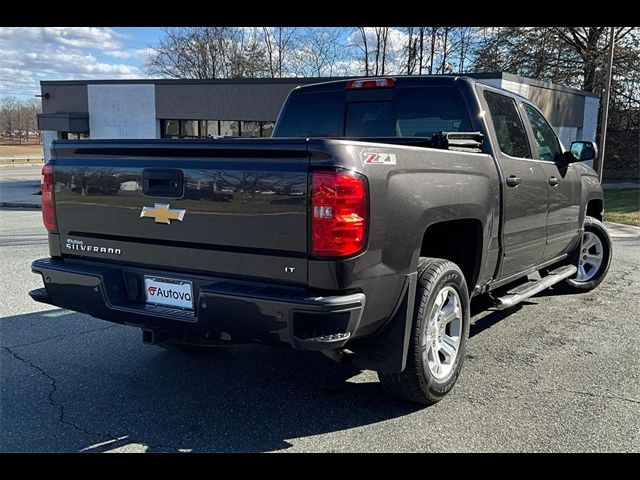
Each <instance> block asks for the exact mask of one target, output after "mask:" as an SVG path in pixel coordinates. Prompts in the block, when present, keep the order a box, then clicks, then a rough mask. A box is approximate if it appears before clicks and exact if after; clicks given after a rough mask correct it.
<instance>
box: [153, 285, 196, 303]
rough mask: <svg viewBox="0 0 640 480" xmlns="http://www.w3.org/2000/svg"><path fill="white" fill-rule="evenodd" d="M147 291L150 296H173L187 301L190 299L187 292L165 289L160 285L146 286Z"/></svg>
mask: <svg viewBox="0 0 640 480" xmlns="http://www.w3.org/2000/svg"><path fill="white" fill-rule="evenodd" d="M147 293H148V294H149V296H150V297H162V298H173V299H175V300H185V301H187V302H190V301H191V294H190V293H189V292H178V291H176V290H171V289H168V290H167V289H163V288H160V287H149V288H147Z"/></svg>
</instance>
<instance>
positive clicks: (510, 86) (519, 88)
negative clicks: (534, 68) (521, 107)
mask: <svg viewBox="0 0 640 480" xmlns="http://www.w3.org/2000/svg"><path fill="white" fill-rule="evenodd" d="M501 87H502V88H504V89H505V90H509V91H510V92H513V93H517V94H518V95H522V96H523V97H525V98H529V85H527V84H526V83H518V82H512V81H511V80H504V79H502V85H501Z"/></svg>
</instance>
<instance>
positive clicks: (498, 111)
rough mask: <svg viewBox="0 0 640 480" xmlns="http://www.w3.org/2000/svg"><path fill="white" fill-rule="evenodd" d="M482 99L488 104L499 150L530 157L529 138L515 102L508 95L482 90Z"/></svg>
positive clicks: (511, 154) (520, 156) (512, 154)
mask: <svg viewBox="0 0 640 480" xmlns="http://www.w3.org/2000/svg"><path fill="white" fill-rule="evenodd" d="M484 99H485V100H486V101H487V105H488V106H489V113H490V114H491V119H492V121H493V127H494V128H495V131H496V136H497V137H498V145H499V146H500V151H502V153H504V154H506V155H509V156H511V157H518V158H531V149H530V148H529V140H527V133H526V131H525V129H524V125H523V124H522V120H521V119H520V115H519V114H518V110H517V107H516V102H514V101H513V99H512V98H510V97H506V96H504V95H500V94H498V93H493V92H489V91H485V92H484Z"/></svg>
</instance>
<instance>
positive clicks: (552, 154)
mask: <svg viewBox="0 0 640 480" xmlns="http://www.w3.org/2000/svg"><path fill="white" fill-rule="evenodd" d="M524 110H525V112H527V117H528V118H529V123H530V124H531V129H532V130H533V136H534V137H535V139H536V144H537V145H538V156H539V157H540V160H547V161H550V162H553V161H554V160H555V159H556V157H557V156H558V155H562V148H560V142H559V141H558V137H556V134H555V132H554V131H553V128H551V125H549V123H548V122H547V121H546V120H545V118H544V116H543V115H542V114H541V113H540V112H539V111H538V110H536V109H535V108H533V107H532V106H531V105H528V104H526V103H525V104H524Z"/></svg>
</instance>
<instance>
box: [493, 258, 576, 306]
mask: <svg viewBox="0 0 640 480" xmlns="http://www.w3.org/2000/svg"><path fill="white" fill-rule="evenodd" d="M577 271H578V269H577V268H576V266H575V265H565V266H564V267H560V268H556V269H555V270H553V271H551V272H549V275H546V276H544V277H542V278H541V279H540V280H536V281H535V282H529V283H525V284H524V285H520V286H518V287H516V288H514V289H512V290H509V291H508V292H507V294H506V295H504V296H502V297H497V298H496V299H495V301H496V303H495V305H494V308H495V309H496V310H503V309H505V308H509V307H513V306H514V305H517V304H518V303H520V302H522V301H523V300H526V299H527V298H529V297H531V296H533V295H535V294H536V293H540V292H541V291H543V290H546V289H547V288H549V287H551V286H552V285H555V284H556V283H558V282H561V281H562V280H564V279H565V278H569V277H570V276H571V275H575V274H576V273H577Z"/></svg>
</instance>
